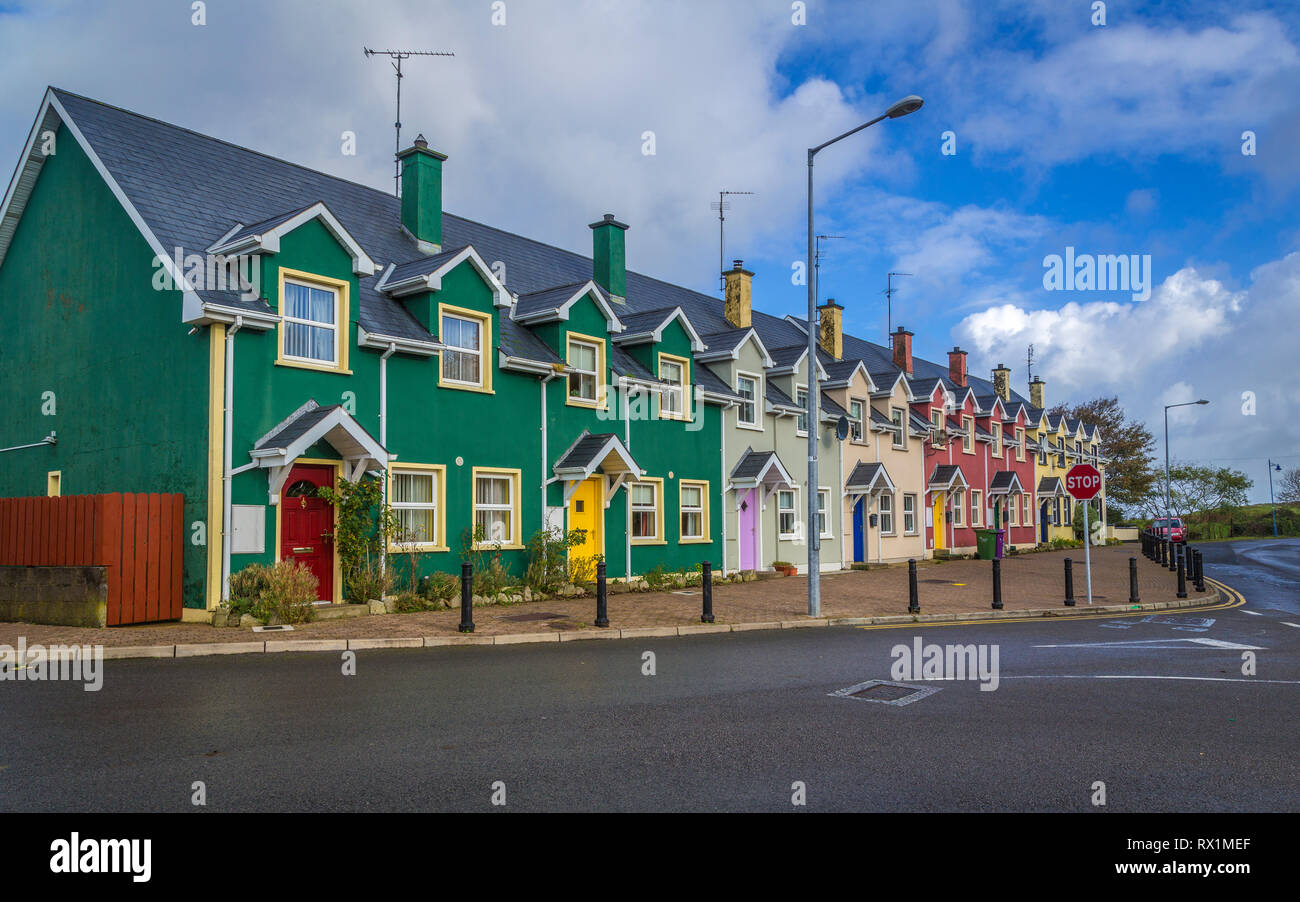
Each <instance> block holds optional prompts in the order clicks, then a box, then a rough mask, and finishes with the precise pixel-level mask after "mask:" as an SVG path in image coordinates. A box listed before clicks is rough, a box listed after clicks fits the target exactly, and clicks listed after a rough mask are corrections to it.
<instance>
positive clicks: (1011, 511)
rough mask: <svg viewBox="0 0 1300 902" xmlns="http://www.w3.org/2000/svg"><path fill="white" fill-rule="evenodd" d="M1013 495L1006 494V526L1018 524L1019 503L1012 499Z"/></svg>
mask: <svg viewBox="0 0 1300 902" xmlns="http://www.w3.org/2000/svg"><path fill="white" fill-rule="evenodd" d="M1012 497H1013V496H1011V495H1007V496H1006V499H1007V526H1019V525H1020V503H1019V502H1018V501H1012V500H1011V499H1012Z"/></svg>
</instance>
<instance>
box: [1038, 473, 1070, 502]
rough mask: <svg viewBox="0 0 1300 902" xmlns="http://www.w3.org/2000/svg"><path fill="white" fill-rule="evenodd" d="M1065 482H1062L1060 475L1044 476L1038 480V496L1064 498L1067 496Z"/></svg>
mask: <svg viewBox="0 0 1300 902" xmlns="http://www.w3.org/2000/svg"><path fill="white" fill-rule="evenodd" d="M1066 494H1067V493H1066V491H1065V484H1064V483H1062V482H1061V477H1059V476H1044V477H1043V478H1042V479H1040V480H1038V497H1039V499H1044V498H1064V497H1065V496H1066Z"/></svg>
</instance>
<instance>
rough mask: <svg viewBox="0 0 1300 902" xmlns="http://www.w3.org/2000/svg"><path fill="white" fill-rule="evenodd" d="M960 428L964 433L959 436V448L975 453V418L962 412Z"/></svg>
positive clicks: (965, 451)
mask: <svg viewBox="0 0 1300 902" xmlns="http://www.w3.org/2000/svg"><path fill="white" fill-rule="evenodd" d="M961 428H962V429H963V430H965V432H966V434H965V435H963V436H962V437H961V450H962V451H963V452H964V453H966V454H974V453H975V418H974V417H972V416H967V415H966V414H962V417H961Z"/></svg>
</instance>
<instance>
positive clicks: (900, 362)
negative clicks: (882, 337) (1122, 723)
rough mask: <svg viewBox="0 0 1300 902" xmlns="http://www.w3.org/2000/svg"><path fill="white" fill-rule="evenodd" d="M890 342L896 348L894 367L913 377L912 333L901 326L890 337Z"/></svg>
mask: <svg viewBox="0 0 1300 902" xmlns="http://www.w3.org/2000/svg"><path fill="white" fill-rule="evenodd" d="M889 341H890V344H892V345H893V347H894V366H896V367H899V368H900V369H901V370H902V371H903V372H905V373H907V375H909V376H910V375H912V333H911V332H908V331H907V330H906V329H904V328H903V327H902V326H899V327H898V331H897V332H894V333H892V334H891V335H890V336H889Z"/></svg>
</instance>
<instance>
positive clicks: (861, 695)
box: [827, 680, 939, 706]
mask: <svg viewBox="0 0 1300 902" xmlns="http://www.w3.org/2000/svg"><path fill="white" fill-rule="evenodd" d="M938 691H939V689H938V687H936V686H913V685H910V684H908V683H894V682H891V681H889V680H867V681H866V682H865V683H858V684H857V685H856V686H850V687H848V688H847V689H837V690H836V691H834V692H830V693H827V694H828V695H831V696H833V697H835V698H856V699H859V700H861V701H864V702H880V703H881V704H882V705H895V706H900V705H910V704H911V703H912V702H917V701H920V700H921V699H923V698H925V697H926V696H927V695H934V693H936V692H938Z"/></svg>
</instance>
